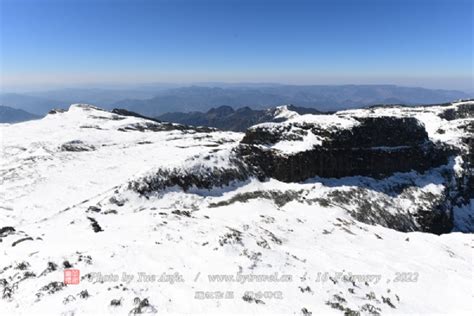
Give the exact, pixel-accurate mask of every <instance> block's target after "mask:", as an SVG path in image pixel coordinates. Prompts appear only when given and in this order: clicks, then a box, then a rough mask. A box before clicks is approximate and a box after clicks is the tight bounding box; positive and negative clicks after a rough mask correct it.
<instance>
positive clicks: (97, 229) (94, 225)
mask: <svg viewBox="0 0 474 316" xmlns="http://www.w3.org/2000/svg"><path fill="white" fill-rule="evenodd" d="M87 219H88V220H90V221H91V226H92V229H93V230H94V232H95V233H98V232H101V231H103V229H102V227H100V225H99V223H97V221H96V220H95V219H94V218H92V217H87Z"/></svg>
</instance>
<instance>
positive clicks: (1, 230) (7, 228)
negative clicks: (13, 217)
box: [0, 226, 15, 237]
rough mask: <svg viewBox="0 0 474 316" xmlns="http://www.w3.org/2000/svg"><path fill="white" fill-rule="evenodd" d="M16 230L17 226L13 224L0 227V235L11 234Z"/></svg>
mask: <svg viewBox="0 0 474 316" xmlns="http://www.w3.org/2000/svg"><path fill="white" fill-rule="evenodd" d="M14 231H15V228H13V227H11V226H5V227H2V228H0V237H6V236H8V235H10V234H11V233H13V232H14Z"/></svg>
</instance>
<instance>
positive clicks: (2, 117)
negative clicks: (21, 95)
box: [0, 105, 40, 123]
mask: <svg viewBox="0 0 474 316" xmlns="http://www.w3.org/2000/svg"><path fill="white" fill-rule="evenodd" d="M37 118H40V116H39V115H35V114H31V113H29V112H26V111H23V110H19V109H14V108H11V107H8V106H2V105H0V123H17V122H23V121H29V120H34V119H37Z"/></svg>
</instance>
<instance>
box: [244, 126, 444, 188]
mask: <svg viewBox="0 0 474 316" xmlns="http://www.w3.org/2000/svg"><path fill="white" fill-rule="evenodd" d="M358 120H359V121H360V122H361V124H360V125H358V126H355V127H353V128H352V129H350V130H345V129H343V130H322V129H319V128H318V127H315V126H312V125H311V124H304V125H299V126H298V127H300V128H302V129H303V130H304V129H306V130H307V131H308V132H311V133H313V134H315V135H317V136H319V137H322V138H323V139H324V140H323V142H322V145H321V146H315V147H314V148H313V149H311V150H308V151H301V152H297V153H294V154H286V155H285V154H281V153H279V152H278V151H276V150H269V149H267V148H262V147H261V146H256V145H261V144H267V145H268V144H274V143H276V142H278V141H281V140H287V138H286V137H287V136H288V133H287V131H288V128H289V127H288V126H286V127H284V128H277V129H262V128H254V129H249V130H248V131H247V133H246V134H245V137H244V138H243V140H242V142H241V146H240V147H239V148H238V152H239V154H240V155H241V156H242V157H243V158H244V160H245V161H246V162H247V163H248V164H249V165H252V166H256V167H257V169H259V171H260V174H259V176H260V177H262V178H265V177H271V178H275V179H278V180H280V181H285V182H292V181H303V180H305V179H308V178H312V177H315V176H320V177H329V178H332V177H335V178H339V177H346V176H358V175H362V176H370V177H374V178H381V177H386V176H389V175H391V174H393V173H395V172H408V171H411V170H415V171H419V172H423V171H426V170H428V169H430V168H433V167H436V166H440V165H444V164H446V163H447V162H448V158H449V157H450V155H451V154H452V151H451V149H450V148H448V147H447V146H444V145H441V144H434V143H432V142H431V141H429V139H428V136H427V133H426V131H425V130H424V128H423V126H422V125H421V124H420V123H419V122H418V121H417V120H416V119H414V118H394V117H377V118H359V119H358ZM291 137H295V136H294V134H291Z"/></svg>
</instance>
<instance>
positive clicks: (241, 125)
mask: <svg viewBox="0 0 474 316" xmlns="http://www.w3.org/2000/svg"><path fill="white" fill-rule="evenodd" d="M282 108H283V107H278V108H269V109H265V110H252V109H251V108H249V107H242V108H238V109H237V110H234V109H233V108H232V107H230V106H227V105H223V106H220V107H217V108H212V109H210V110H209V111H207V112H197V111H193V112H189V113H184V112H172V113H166V114H163V115H160V116H158V117H156V118H157V119H158V120H161V121H166V122H173V123H180V124H185V125H193V126H207V127H216V128H219V129H222V130H230V131H235V132H242V131H245V130H246V129H247V128H249V127H250V126H252V125H255V124H258V123H263V122H277V121H279V119H278V111H279V110H281V109H282ZM284 108H285V110H289V111H293V112H296V113H298V114H319V113H321V112H320V111H318V110H316V109H311V108H303V107H296V106H294V105H289V106H285V107H284Z"/></svg>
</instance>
